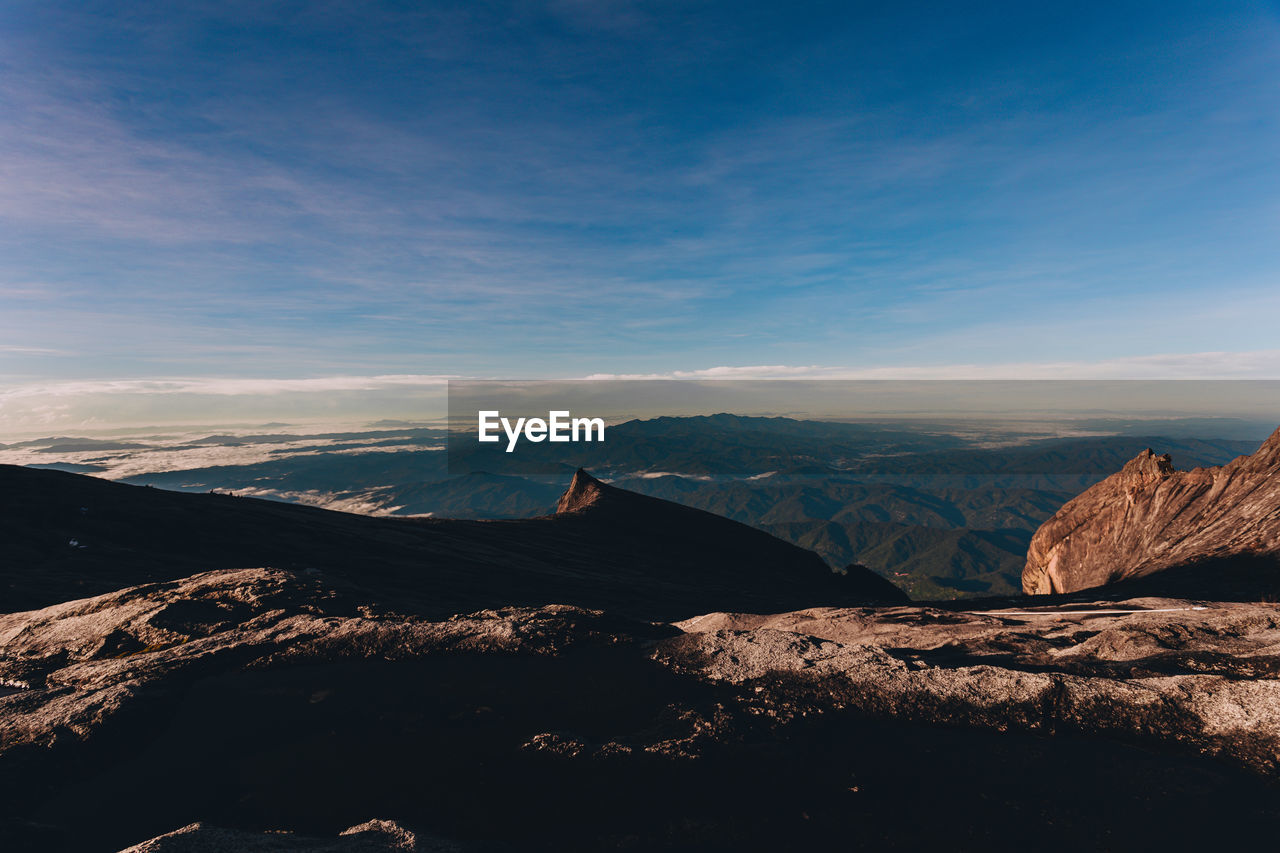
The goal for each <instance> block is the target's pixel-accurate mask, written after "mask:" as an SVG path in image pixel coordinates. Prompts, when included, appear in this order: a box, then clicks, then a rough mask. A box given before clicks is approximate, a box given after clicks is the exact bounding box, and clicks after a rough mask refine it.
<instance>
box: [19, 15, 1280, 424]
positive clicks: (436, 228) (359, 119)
mask: <svg viewBox="0 0 1280 853" xmlns="http://www.w3.org/2000/svg"><path fill="white" fill-rule="evenodd" d="M960 5H961V4H953V3H936V4H928V3H909V2H907V3H875V4H859V3H852V2H841V3H803V2H801V3H795V2H789V3H752V2H742V0H739V2H731V3H696V2H686V3H674V2H672V3H665V2H654V3H641V2H636V3H632V2H621V0H561V2H549V3H546V2H520V3H500V2H475V0H472V1H471V2H458V3H429V2H428V3H408V2H406V3H378V2H359V3H356V2H351V3H347V2H305V3H304V2H291V3H271V2H253V3H238V2H226V1H225V0H224V2H208V3H203V2H187V3H172V2H164V3H145V2H137V3H129V4H121V3H114V2H112V3H65V2H50V0H41V1H40V2H23V0H3V2H0V385H3V387H5V388H9V389H14V388H21V389H26V391H24V392H23V393H25V394H27V395H28V396H26V397H23V398H22V399H23V400H29V399H31V396H30V395H31V389H32V388H39V387H43V386H52V385H59V387H61V388H63V390H64V392H65V394H70V393H71V391H69V390H67V389H72V388H83V387H87V386H85V385H84V383H106V382H108V381H110V382H115V383H125V384H121V385H118V386H107V385H101V384H100V385H98V386H96V387H97V390H98V391H102V389H103V388H111V387H120V388H129V387H133V388H137V387H143V386H142V385H140V384H138V383H144V382H153V381H154V380H158V379H166V378H174V377H179V378H182V379H183V380H184V381H188V380H199V379H201V378H202V377H206V378H210V379H213V378H216V379H217V380H218V381H219V382H223V383H225V382H226V381H227V380H229V379H237V378H239V379H252V380H255V381H260V380H273V379H279V380H289V381H291V382H292V381H296V380H299V379H306V380H314V381H317V382H318V381H320V380H322V379H323V378H325V377H351V376H364V377H369V376H388V375H391V376H404V375H415V376H419V375H421V376H436V375H446V374H447V375H464V376H555V377H561V376H583V375H589V374H628V375H629V374H643V375H675V374H678V373H696V372H698V371H709V370H711V371H714V370H721V371H722V373H720V374H718V375H724V374H723V370H724V369H726V368H727V369H729V370H730V371H732V370H741V371H744V372H751V371H752V370H754V371H755V374H759V373H761V371H764V372H765V373H768V372H769V371H773V372H775V373H780V374H782V375H785V374H786V372H787V371H808V372H809V373H814V374H815V375H827V374H828V373H831V374H840V375H844V373H848V374H850V375H862V373H860V372H866V371H872V372H874V371H877V370H882V371H892V370H905V371H912V370H915V371H921V372H923V373H924V374H928V375H945V370H946V369H948V368H954V367H955V366H957V365H962V366H966V367H968V368H971V369H972V370H974V371H979V372H980V371H982V370H992V371H996V372H997V373H998V372H1001V371H1004V372H1006V373H1009V372H1012V373H1014V374H1018V375H1021V373H1020V371H1021V372H1023V373H1025V372H1028V371H1029V372H1030V373H1031V374H1036V371H1039V372H1040V374H1046V373H1048V374H1051V373H1052V372H1053V371H1054V370H1060V369H1062V368H1061V366H1062V365H1067V366H1074V368H1072V369H1074V370H1075V371H1076V373H1082V374H1089V373H1090V371H1093V372H1099V371H1100V372H1101V373H1103V374H1106V375H1112V374H1114V373H1116V372H1119V373H1124V372H1125V371H1126V370H1127V369H1129V368H1133V369H1132V370H1131V371H1130V372H1136V373H1142V371H1143V370H1149V369H1152V368H1151V367H1150V366H1151V365H1153V364H1154V365H1156V368H1155V371H1156V372H1160V371H1163V372H1164V373H1165V374H1169V375H1182V373H1185V372H1188V371H1189V372H1190V373H1191V374H1195V373H1196V366H1197V365H1203V364H1212V365H1219V366H1221V369H1220V370H1219V372H1220V373H1222V374H1223V375H1260V374H1266V375H1270V376H1275V375H1277V372H1280V339H1278V338H1277V334H1276V332H1275V328H1274V326H1275V319H1274V318H1275V317H1277V316H1280V282H1278V281H1277V270H1278V269H1280V264H1278V263H1277V262H1278V261H1280V10H1278V9H1277V6H1276V4H1274V3H1247V2H1246V3H1234V2H1207V3H1178V2H1160V3H1140V4H1135V3H1124V2H1119V3H1117V2H1108V3H1098V4H1090V3H1083V4H1060V6H1059V7H1058V8H1047V7H1048V6H1049V4H1039V3H1016V4H999V3H992V4H986V5H985V7H984V9H983V10H982V11H978V12H975V11H973V10H972V9H964V10H961V9H959V8H958V7H959V6H960ZM964 5H973V4H964ZM1202 353H1212V354H1213V355H1212V356H1200V355H1199V354H1202ZM1135 365H1137V367H1134V366H1135ZM1144 365H1145V367H1144ZM761 366H767V367H764V368H762V367H761ZM1126 366H1128V367H1126ZM842 371H843V373H842ZM931 371H932V372H931ZM824 372H825V373H824ZM1200 372H1202V373H1203V372H1204V371H1203V370H1202V371H1200ZM344 381H345V380H344ZM397 381H398V380H388V382H389V383H390V386H393V387H398V386H396V382H397ZM130 382H132V383H135V384H134V385H132V386H130V385H128V384H127V383H130ZM76 383H79V384H76ZM146 387H155V386H146ZM254 387H260V388H261V387H269V386H262V385H258V386H254ZM381 387H387V386H385V385H384V386H381ZM0 393H3V392H0ZM65 394H64V396H65ZM2 404H3V401H0V405H2ZM18 405H22V406H26V405H27V403H17V402H12V401H11V407H10V408H11V409H12V408H13V406H18ZM0 420H2V419H0ZM2 425H3V424H2V423H0V426H2Z"/></svg>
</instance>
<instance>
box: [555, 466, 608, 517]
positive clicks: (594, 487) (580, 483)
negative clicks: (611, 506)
mask: <svg viewBox="0 0 1280 853" xmlns="http://www.w3.org/2000/svg"><path fill="white" fill-rule="evenodd" d="M610 491H612V488H611V487H609V486H606V485H605V484H604V483H602V482H600V481H599V480H597V479H596V478H595V477H592V476H591V475H590V474H588V473H587V470H586V469H585V468H579V469H578V470H577V472H576V473H575V474H574V475H573V482H572V483H570V484H569V488H568V489H566V490H565V493H564V494H563V495H561V496H560V500H559V502H557V503H556V514H557V515H559V514H560V513H562V512H579V511H581V510H584V509H587V508H589V507H592V506H595V505H597V504H598V503H599V502H600V501H601V500H602V499H603V498H604V496H605V495H606V494H607V493H608V492H610Z"/></svg>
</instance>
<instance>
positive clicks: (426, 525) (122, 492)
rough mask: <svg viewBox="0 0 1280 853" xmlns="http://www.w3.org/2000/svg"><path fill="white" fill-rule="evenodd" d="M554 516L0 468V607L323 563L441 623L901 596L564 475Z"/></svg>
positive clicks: (811, 558) (715, 523) (659, 613)
mask: <svg viewBox="0 0 1280 853" xmlns="http://www.w3.org/2000/svg"><path fill="white" fill-rule="evenodd" d="M561 504H562V507H563V508H564V511H562V512H560V513H557V514H556V515H553V516H547V517H544V518H535V519H523V520H514V521H462V520H441V519H396V518H371V517H367V516H360V515H352V514H347V513H339V512H331V511H327V510H320V509H316V508H313V507H303V506H296V505H292V504H284V503H277V502H273V501H262V500H256V499H253V498H237V497H232V496H230V495H223V494H185V493H179V492H169V491H164V490H161V489H152V488H146V487H142V486H128V485H124V484H120V483H112V482H109V481H105V480H99V479H95V478H93V477H85V476H81V475H77V474H67V473H63V472H59V471H39V470H34V469H29V468H20V467H15V466H0V611H15V610H23V609H28V608H32V607H40V606H43V605H46V604H52V603H55V602H58V601H64V600H66V599H68V598H74V597H82V596H86V595H93V594H98V593H103V592H108V591H111V590H115V589H119V588H121V587H124V586H130V585H133V584H139V583H145V582H148V581H157V580H166V579H173V578H181V577H185V576H187V575H190V574H193V573H195V572H199V571H207V570H210V569H227V568H237V567H256V566H275V567H279V568H289V569H307V568H315V569H323V570H325V571H326V572H328V573H330V574H331V575H333V576H336V577H343V578H348V579H351V580H353V581H358V582H359V583H360V584H361V585H362V586H364V587H365V588H367V589H370V590H376V591H377V594H378V597H380V598H381V599H383V600H395V601H396V602H397V603H398V606H400V607H402V608H409V609H413V610H415V611H416V612H422V613H433V614H436V615H448V614H451V613H457V612H460V611H467V610H475V609H479V608H485V607H497V606H503V605H540V604H548V603H555V604H574V605H581V606H586V607H608V608H610V609H612V610H616V611H618V612H622V613H629V614H632V615H637V616H643V617H646V618H655V619H677V618H682V617H685V616H691V615H694V614H696V613H700V612H705V611H707V610H711V609H723V608H725V607H732V608H734V609H743V610H786V609H794V608H796V607H805V606H813V605H823V604H826V605H838V604H864V603H872V602H902V601H905V600H906V597H905V595H904V594H903V593H901V592H900V591H898V590H897V588H896V587H894V586H893V585H892V584H890V583H888V582H887V581H885V580H883V579H882V578H880V577H879V576H877V575H875V574H874V573H872V572H870V571H867V570H862V569H858V570H854V571H851V572H850V573H848V574H846V575H838V574H835V573H833V572H831V571H830V569H829V568H828V567H827V566H826V564H825V563H823V561H822V560H821V558H819V557H818V556H817V555H815V554H813V553H812V552H809V551H806V550H804V549H802V548H798V547H796V546H794V545H789V544H787V543H785V542H782V541H781V540H779V539H775V538H774V537H772V536H769V535H768V534H766V533H762V532H761V531H758V530H754V529H752V528H749V527H747V526H746V525H742V524H738V523H737V522H733V521H729V520H727V519H723V518H720V517H718V516H715V515H711V514H710V513H706V512H700V511H698V510H692V509H689V508H687V507H683V506H679V505H677V504H672V503H669V502H667V501H662V500H658V499H655V498H648V497H644V496H641V495H636V494H634V493H631V492H626V491H623V490H621V489H615V488H612V487H609V486H606V485H604V484H602V483H599V482H597V481H596V480H594V479H593V478H592V477H590V475H588V474H586V473H585V472H579V473H578V475H577V476H576V477H575V478H574V481H573V484H572V485H571V486H570V488H569V491H568V492H566V494H565V495H564V497H563V498H562V500H561Z"/></svg>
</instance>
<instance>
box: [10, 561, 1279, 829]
mask: <svg viewBox="0 0 1280 853" xmlns="http://www.w3.org/2000/svg"><path fill="white" fill-rule="evenodd" d="M392 604H393V603H392ZM1278 675H1280V611H1277V609H1276V608H1275V607H1274V606H1264V605H1243V604H1224V605H1215V606H1200V605H1193V604H1191V603H1188V602H1185V601H1176V600H1160V599H1141V600H1133V601H1126V602H1108V603H1100V604H1093V605H1072V606H1071V607H1070V608H1068V609H1064V608H1062V607H1042V608H1030V609H1011V608H1007V607H1006V608H1002V609H994V610H987V611H980V612H964V611H957V610H943V609H938V608H930V607H912V606H899V607H887V608H814V609H808V610H802V611H797V612H791V613H783V614H776V615H751V614H741V613H726V612H716V613H710V614H705V615H702V616H699V617H695V618H692V619H688V620H684V621H682V622H680V623H678V624H677V625H665V624H660V623H650V622H645V621H640V620H632V619H626V618H620V617H615V616H610V615H608V614H607V613H604V612H600V611H592V610H585V609H582V608H575V607H567V606H560V605H555V606H546V607H540V608H505V609H500V610H488V611H480V612H476V613H472V614H465V615H457V616H454V617H449V618H443V619H436V618H427V617H422V616H413V615H406V614H403V613H399V612H397V610H396V608H395V607H394V606H392V605H391V604H381V603H378V602H376V601H374V600H372V599H369V598H368V597H367V596H366V593H365V592H364V591H363V590H360V589H359V588H356V587H352V586H351V585H350V584H349V583H347V582H346V581H344V580H342V579H339V578H333V577H330V576H327V575H325V574H324V573H319V572H310V573H293V572H286V571H280V570H271V569H244V570H235V571H223V572H209V573H204V574H200V575H196V576H193V577H190V578H186V579H181V580H177V581H167V582H162V583H155V584H147V585H143V586H139V587H133V588H129V589H124V590H120V591H118V592H115V593H111V594H108V595H104V596H97V597H94V598H90V599H84V600H79V601H74V602H66V603H64V604H60V605H55V606H52V607H48V608H44V609H41V610H38V611H32V612H25V613H15V614H10V615H7V616H4V617H0V683H4V684H7V685H9V686H10V689H11V690H12V692H10V693H8V694H7V695H3V696H0V845H3V846H4V849H13V850H25V849H32V850H37V849H38V850H45V851H55V850H75V851H94V850H102V851H110V850H116V849H119V848H121V847H125V846H127V845H128V844H137V843H138V842H139V841H140V839H145V838H152V839H153V840H152V841H150V842H146V843H145V844H143V845H142V846H140V847H139V848H138V849H140V850H157V851H159V850H173V851H204V850H221V849H263V850H281V851H285V850H315V851H317V852H318V851H324V850H334V851H346V850H348V849H350V850H360V849H371V850H372V849H379V850H380V849H423V844H424V841H423V839H425V838H427V837H428V836H430V837H435V838H446V839H451V840H450V841H448V842H444V841H441V842H438V844H439V845H440V846H441V847H442V849H449V845H451V844H454V843H455V841H454V840H459V839H460V841H457V844H458V846H460V847H461V849H464V850H467V849H472V848H471V847H470V846H469V845H470V843H471V841H470V840H479V841H481V842H482V845H481V846H480V847H478V848H476V849H483V850H486V851H505V850H520V851H530V850H557V851H559V850H601V849H658V848H660V849H672V850H708V849H710V850H741V849H761V848H772V849H787V848H789V847H790V848H794V847H796V846H797V845H799V846H807V845H810V844H814V845H823V844H825V845H828V846H829V845H830V844H832V843H834V842H836V841H837V840H840V839H847V838H850V837H854V836H855V835H856V837H858V838H859V839H860V842H861V843H862V844H863V845H864V846H865V847H867V848H869V849H884V848H885V847H889V846H892V845H898V846H900V847H903V848H905V849H912V848H921V847H929V846H937V845H938V844H942V843H945V842H946V841H947V840H948V839H951V840H952V841H954V833H955V832H957V831H958V828H959V827H963V828H964V829H963V832H964V833H965V835H964V843H961V844H960V845H959V846H961V847H968V848H973V847H978V846H981V847H983V849H991V848H992V847H995V848H997V849H999V848H1002V847H1003V846H1005V845H1008V844H1010V843H1011V842H1012V840H1013V839H1016V838H1022V837H1025V833H1028V832H1036V831H1039V829H1040V828H1042V827H1043V825H1045V823H1046V821H1047V822H1051V823H1053V824H1054V825H1055V827H1057V829H1056V830H1055V831H1056V832H1059V833H1063V835H1062V837H1063V838H1064V839H1068V840H1071V841H1072V842H1073V843H1077V844H1079V845H1083V846H1084V847H1087V848H1096V847H1098V846H1107V845H1108V844H1116V843H1119V842H1121V841H1124V842H1126V843H1132V844H1135V845H1138V846H1141V845H1142V844H1143V843H1145V842H1151V841H1152V840H1153V836H1150V835H1149V834H1148V833H1150V832H1152V831H1153V830H1152V829H1151V827H1153V826H1154V827H1157V829H1156V830H1155V832H1156V833H1157V835H1158V834H1159V833H1161V832H1165V833H1166V834H1167V835H1169V837H1170V838H1169V840H1170V841H1171V843H1172V842H1173V841H1176V840H1178V838H1179V837H1182V836H1186V837H1188V838H1189V837H1195V836H1196V833H1195V831H1193V830H1190V829H1188V828H1187V826H1186V824H1185V820H1184V817H1185V814H1189V813H1191V812H1193V811H1194V812H1195V813H1197V814H1204V815H1210V816H1212V817H1213V820H1214V821H1215V822H1216V821H1221V820H1230V821H1232V822H1233V825H1234V824H1236V823H1240V824H1241V825H1243V824H1248V823H1250V822H1252V824H1256V826H1255V827H1254V828H1255V829H1258V831H1263V830H1266V831H1276V830H1277V829H1280V803H1277V802H1276V800H1275V797H1274V792H1273V789H1272V788H1271V787H1270V786H1269V785H1267V784H1264V783H1262V782H1258V781H1250V780H1249V779H1247V778H1245V777H1243V776H1237V775H1233V774H1232V772H1231V771H1230V770H1229V769H1228V768H1229V767H1230V766H1234V767H1238V768H1244V769H1248V770H1250V771H1252V772H1254V773H1257V774H1261V775H1262V776H1263V777H1269V778H1272V779H1275V778H1277V776H1278V774H1280V680H1278V679H1277V676H1278ZM1047 735H1053V736H1055V737H1052V738H1048V739H1046V738H1045V736H1047ZM1130 745H1132V746H1130ZM1201 753H1203V754H1207V755H1211V756H1216V757H1217V758H1219V759H1220V760H1221V761H1222V762H1223V766H1222V767H1216V766H1215V765H1206V764H1203V763H1201V764H1196V763H1189V762H1191V761H1192V759H1193V758H1194V757H1195V756H1196V755H1197V754H1201ZM1045 765H1050V766H1053V767H1054V768H1055V772H1054V774H1051V777H1044V776H1041V777H1037V781H1036V782H1035V785H1036V793H1035V794H1034V796H1032V797H1031V799H1028V794H1027V792H1026V791H1025V790H1024V785H1025V784H1026V782H1025V780H1026V779H1028V778H1030V777H1031V776H1034V773H1033V770H1034V768H1035V767H1043V766H1045ZM959 766H962V767H965V768H966V771H965V773H966V776H965V784H964V785H957V784H956V781H955V779H954V768H955V767H959ZM797 779H802V780H803V784H797V783H796V780H797ZM1009 779H1017V780H1024V781H1022V782H1020V783H1018V784H1014V785H1009V784H1008V782H1007V780H1009ZM1002 780H1003V781H1002ZM1082 792H1087V793H1082ZM1081 797H1084V798H1085V801H1083V802H1082V801H1081ZM920 803H929V811H930V814H931V815H932V816H933V817H934V818H935V820H931V821H923V822H922V821H915V820H912V816H913V815H916V814H918V809H919V808H920ZM1075 809H1083V810H1085V811H1087V812H1089V813H1090V814H1095V813H1096V812H1099V811H1101V812H1106V813H1108V814H1110V813H1113V812H1115V813H1119V814H1122V815H1123V818H1122V819H1121V820H1119V821H1117V822H1112V823H1106V822H1102V823H1099V822H1098V820H1097V819H1096V817H1091V818H1089V819H1087V820H1079V816H1078V815H1077V814H1076V813H1075V811H1074V810H1075ZM1108 810H1110V811H1108ZM993 811H996V812H998V813H1001V814H1003V815H1004V817H1003V818H1002V819H1001V820H1000V821H991V820H988V819H987V818H986V817H984V816H986V815H989V814H991V813H992V812H993ZM370 814H384V815H395V816H396V817H397V818H398V819H401V821H402V822H401V823H400V824H399V827H397V828H395V829H393V828H392V825H390V824H385V825H384V824H381V823H377V824H375V825H371V826H370V825H366V827H365V829H364V830H361V832H362V833H363V834H362V835H361V834H360V833H356V835H355V836H352V837H344V836H338V833H339V831H340V830H341V829H342V828H343V827H345V826H350V825H352V824H356V823H358V822H359V821H361V820H364V819H365V818H367V816H368V815H370ZM1179 821H1182V822H1179ZM197 822H202V823H201V825H200V826H189V824H195V823H197ZM1252 824H1251V825H1252ZM1128 826H1134V827H1140V828H1141V833H1142V834H1139V835H1135V836H1134V837H1132V838H1128V837H1127V836H1126V835H1125V834H1124V833H1125V832H1126V831H1127V830H1126V829H1125V827H1128ZM174 827H185V828H184V829H181V830H178V831H177V832H174V831H173V830H174ZM215 827H230V828H228V829H218V828H215ZM402 827H409V828H410V829H402ZM264 829H284V830H289V831H291V832H293V833H296V835H278V834H275V833H269V834H266V835H262V834H260V832H259V830H264ZM357 829H359V827H357ZM247 830H254V831H253V832H247ZM1214 831H1217V830H1216V829H1213V828H1211V827H1208V826H1206V827H1205V832H1206V833H1210V834H1211V833H1212V832H1214ZM1073 833H1074V834H1073ZM414 834H416V835H417V840H416V841H414V842H413V843H415V844H417V845H418V847H417V848H412V847H410V848H403V844H406V843H409V842H408V841H406V840H405V839H407V838H409V837H410V836H411V835H414ZM1206 837H1210V836H1209V835H1206ZM469 839H470V840H469ZM1184 840H1185V839H1184ZM357 843H359V844H362V845H364V846H353V845H356V844H357ZM433 843H436V842H433ZM394 844H401V845H402V847H401V848H396V847H395V846H393V845H394ZM148 845H150V846H148ZM219 845H221V846H219ZM425 849H435V848H433V847H426V848H425Z"/></svg>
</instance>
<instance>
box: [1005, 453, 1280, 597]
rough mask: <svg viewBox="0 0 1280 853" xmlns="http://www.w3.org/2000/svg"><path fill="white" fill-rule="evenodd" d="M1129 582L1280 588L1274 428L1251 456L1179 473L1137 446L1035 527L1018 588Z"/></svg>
mask: <svg viewBox="0 0 1280 853" xmlns="http://www.w3.org/2000/svg"><path fill="white" fill-rule="evenodd" d="M1171 570H1173V571H1171ZM1136 579H1143V580H1144V581H1145V583H1144V584H1143V585H1142V589H1143V590H1144V591H1146V592H1165V593H1169V592H1175V593H1177V594H1184V595H1196V596H1198V597H1201V598H1233V599H1241V598H1243V599H1245V600H1248V599H1257V598H1261V597H1264V596H1273V595H1275V594H1276V593H1277V592H1280V430H1277V431H1276V432H1275V433H1274V434H1272V436H1271V437H1270V438H1268V439H1267V440H1266V442H1265V443H1263V445H1262V446H1261V447H1260V448H1259V449H1258V451H1257V452H1256V453H1254V454H1253V455H1251V456H1241V457H1239V458H1238V459H1235V460H1234V461H1232V462H1229V463H1227V464H1226V465H1222V466H1220V467H1214V468H1195V469H1192V470H1191V471H1177V470H1175V469H1174V467H1173V463H1172V460H1171V459H1170V457H1169V456H1168V455H1163V456H1157V455H1156V454H1155V453H1153V452H1152V451H1151V450H1150V449H1148V450H1146V451H1144V452H1142V453H1141V454H1139V455H1138V456H1137V457H1135V458H1134V459H1132V460H1130V461H1129V463H1128V464H1126V465H1125V466H1124V468H1123V469H1122V470H1121V471H1119V472H1118V473H1116V474H1113V475H1112V476H1110V477H1108V478H1107V479H1105V480H1103V481H1102V482H1100V483H1098V484H1097V485H1095V486H1093V487H1092V488H1090V489H1088V490H1087V491H1085V492H1084V493H1082V494H1081V495H1079V496H1078V497H1076V498H1074V499H1072V500H1071V501H1069V502H1068V503H1067V504H1066V505H1064V506H1063V507H1062V509H1060V510H1058V512H1057V513H1056V514H1055V515H1054V516H1053V517H1052V518H1050V519H1049V520H1048V521H1047V522H1045V523H1044V524H1043V525H1042V526H1041V527H1040V529H1039V530H1037V531H1036V533H1035V536H1033V537H1032V540H1031V545H1030V548H1029V550H1028V552H1027V563H1026V567H1025V568H1024V569H1023V572H1022V588H1023V591H1024V592H1026V593H1027V594H1032V595H1034V594H1045V593H1061V592H1074V591H1076V590H1081V589H1088V588H1091V587H1097V586H1101V585H1103V584H1108V583H1115V582H1118V581H1130V582H1133V581H1135V580H1136ZM1166 581H1167V583H1165V582H1166ZM1135 588H1136V587H1135Z"/></svg>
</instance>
